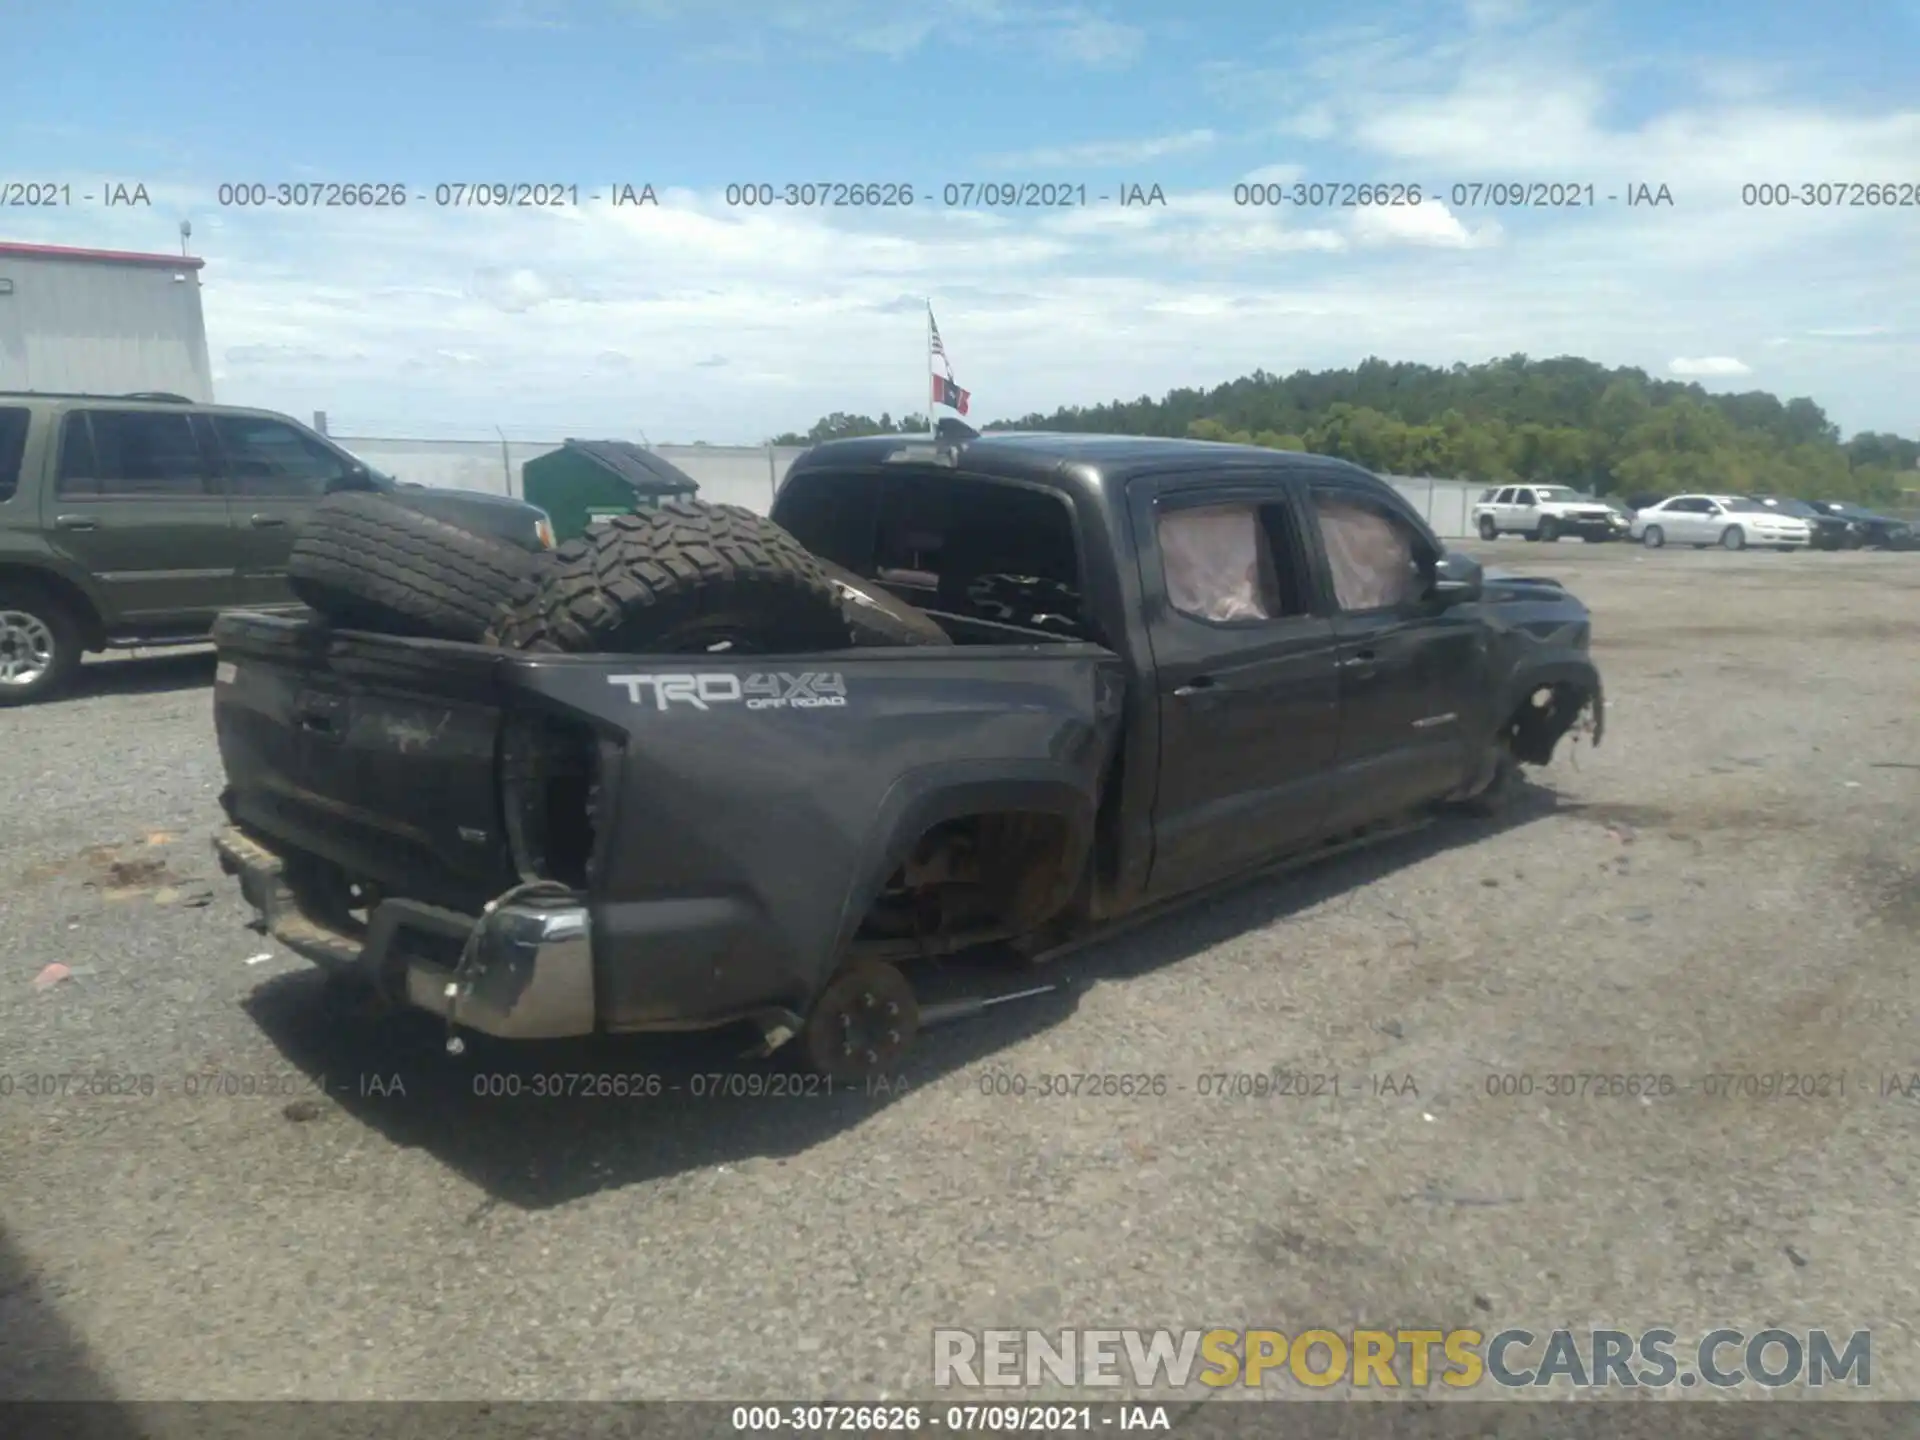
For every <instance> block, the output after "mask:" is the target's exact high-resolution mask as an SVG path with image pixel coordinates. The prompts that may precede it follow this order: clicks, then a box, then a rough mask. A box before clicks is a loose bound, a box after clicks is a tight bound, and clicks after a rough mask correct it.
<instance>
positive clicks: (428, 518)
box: [287, 490, 552, 643]
mask: <svg viewBox="0 0 1920 1440" xmlns="http://www.w3.org/2000/svg"><path fill="white" fill-rule="evenodd" d="M551 559H552V557H551V556H550V555H548V554H546V553H544V552H540V551H534V550H527V549H523V548H522V547H520V546H518V545H515V544H514V543H513V542H511V541H508V540H500V539H495V538H493V537H491V536H487V535H478V534H475V533H474V532H473V531H471V530H464V529H462V528H461V527H460V526H458V525H454V524H451V523H449V522H448V521H445V520H442V519H440V518H439V517H437V516H434V515H427V514H424V513H422V512H421V511H419V510H416V509H414V508H413V507H412V506H410V505H408V504H407V503H406V502H405V501H404V500H402V499H400V498H398V497H396V496H391V495H385V494H379V493H375V492H372V491H364V490H353V491H346V492H344V493H341V494H338V495H329V496H328V497H327V498H326V499H324V500H322V501H321V502H320V503H319V504H318V505H316V506H314V507H313V510H312V511H311V513H310V514H309V515H308V517H307V519H306V522H305V523H304V524H303V525H302V526H301V527H300V533H299V535H298V536H297V537H296V538H295V540H294V543H293V553H292V554H291V555H290V556H289V557H288V560H287V582H288V584H289V585H290V586H291V587H292V589H293V593H294V594H295V595H296V596H298V597H299V598H300V599H301V600H302V601H304V602H305V603H306V604H307V605H309V606H310V607H312V608H313V609H314V610H316V611H318V612H319V613H320V614H321V615H324V616H325V617H326V618H327V620H328V621H330V622H331V623H332V624H334V625H337V626H341V627H343V628H347V629H354V630H372V631H376V632H378V633H380V634H384V635H408V636H417V637H422V638H427V639H435V640H460V641H464V642H467V643H473V642H475V641H478V640H479V639H480V637H481V636H482V635H484V634H485V633H486V631H487V627H488V626H489V625H491V624H492V623H493V619H494V617H495V616H496V615H498V614H499V612H500V607H501V606H502V605H503V604H505V603H506V601H507V600H508V599H509V598H510V597H511V596H512V595H513V594H514V593H515V589H516V587H517V586H518V585H520V584H521V582H523V581H526V580H528V579H530V578H531V577H533V576H535V575H537V574H538V573H539V572H540V571H541V570H542V569H543V568H544V567H545V565H546V564H547V563H549V562H550V561H551Z"/></svg>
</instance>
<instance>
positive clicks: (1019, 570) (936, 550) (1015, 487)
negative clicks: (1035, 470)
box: [780, 467, 1098, 639]
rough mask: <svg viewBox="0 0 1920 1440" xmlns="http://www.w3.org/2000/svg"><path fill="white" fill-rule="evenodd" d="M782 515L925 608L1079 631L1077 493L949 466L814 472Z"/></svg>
mask: <svg viewBox="0 0 1920 1440" xmlns="http://www.w3.org/2000/svg"><path fill="white" fill-rule="evenodd" d="M804 484H805V489H804V490H801V491H796V492H794V493H793V494H792V495H791V497H787V498H786V502H785V503H784V504H783V505H782V506H781V507H780V521H781V524H782V525H784V526H785V527H786V528H787V529H788V530H790V531H792V533H793V534H794V536H795V537H796V538H797V539H799V541H800V542H801V544H803V545H805V546H806V547H807V548H808V549H809V550H811V551H813V552H814V553H815V554H816V555H819V556H820V557H821V558H823V559H826V560H830V561H832V562H833V563H834V564H836V565H839V566H841V567H843V568H845V569H847V570H851V571H852V572H854V573H855V574H856V575H860V576H862V577H864V578H866V579H869V580H873V581H876V582H878V583H879V585H880V586H881V587H882V588H884V589H886V590H888V591H889V592H891V593H892V594H894V595H896V596H898V597H899V598H900V599H902V600H905V601H906V602H907V603H908V604H911V605H917V606H919V607H920V608H921V609H924V610H932V611H937V612H939V613H942V614H947V615H958V616H964V617H970V618H973V619H978V620H986V621H992V622H995V623H997V624H1003V625H1017V626H1020V627H1021V628H1023V629H1030V630H1043V631H1048V632H1051V633H1054V634H1059V635H1064V636H1070V637H1073V638H1076V639H1093V638H1098V637H1097V636H1095V635H1094V634H1093V627H1092V623H1091V619H1090V617H1089V616H1088V615H1087V613H1086V611H1085V607H1084V605H1083V603H1082V598H1081V595H1082V591H1081V585H1082V577H1081V566H1080V549H1079V532H1078V529H1077V527H1076V526H1075V523H1074V514H1073V508H1072V505H1071V503H1070V502H1069V501H1068V499H1067V497H1066V496H1064V495H1061V494H1058V493H1055V492H1052V491H1047V490H1043V489H1038V488H1034V487H1031V486H1027V485H1022V484H1019V483H1017V482H1014V481H1006V480H1000V479H988V478H986V477H981V476H969V475H965V474H955V473H953V472H952V471H948V470H932V469H926V470H922V469H916V468H909V467H896V468H893V469H890V470H888V471H886V472H882V473H877V474H874V473H867V474H846V475H819V474H817V475H813V476H809V477H808V479H807V480H806V481H805V482H804Z"/></svg>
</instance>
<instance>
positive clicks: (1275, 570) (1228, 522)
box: [1154, 500, 1313, 625]
mask: <svg viewBox="0 0 1920 1440" xmlns="http://www.w3.org/2000/svg"><path fill="white" fill-rule="evenodd" d="M1154 538H1155V542H1156V547H1157V548H1158V550H1159V552H1160V569H1161V577H1162V579H1163V581H1164V583H1165V585H1166V594H1167V603H1168V605H1170V606H1171V607H1172V608H1173V610H1174V611H1175V612H1176V613H1178V614H1181V615H1184V616H1186V617H1187V618H1188V619H1189V620H1199V621H1202V622H1203V623H1205V624H1209V625H1231V624H1235V623H1240V622H1245V621H1262V620H1284V619H1290V618H1293V617H1296V616H1303V615H1308V614H1311V613H1312V609H1313V591H1312V586H1311V582H1310V579H1309V572H1308V569H1307V564H1306V559H1305V556H1304V553H1303V552H1302V550H1301V548H1300V543H1299V537H1298V535H1297V533H1296V529H1295V526H1294V523H1293V509H1292V506H1291V505H1289V504H1288V503H1287V502H1286V501H1285V500H1274V501H1270V502H1266V503H1262V502H1259V501H1255V500H1229V501H1205V500H1203V501H1201V502H1199V503H1196V504H1184V505H1183V504H1179V503H1178V502H1177V500H1176V502H1175V503H1173V504H1167V505H1164V506H1163V507H1162V508H1161V509H1160V510H1159V511H1158V513H1157V514H1156V516H1155V519H1154Z"/></svg>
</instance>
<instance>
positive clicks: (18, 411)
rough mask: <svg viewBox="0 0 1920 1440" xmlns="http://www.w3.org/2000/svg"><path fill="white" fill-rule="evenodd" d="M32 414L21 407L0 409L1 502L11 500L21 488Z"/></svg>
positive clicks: (10, 406) (13, 406)
mask: <svg viewBox="0 0 1920 1440" xmlns="http://www.w3.org/2000/svg"><path fill="white" fill-rule="evenodd" d="M31 414H32V412H31V411H29V410H27V409H25V408H23V407H21V406H15V405H8V406H5V407H0V501H5V500H11V499H12V498H13V495H14V492H15V491H16V490H18V489H19V488H20V462H21V461H22V460H23V459H24V458H25V457H26V453H27V420H28V419H29V417H30V416H31Z"/></svg>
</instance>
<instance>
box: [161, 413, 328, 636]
mask: <svg viewBox="0 0 1920 1440" xmlns="http://www.w3.org/2000/svg"><path fill="white" fill-rule="evenodd" d="M197 423H199V424H201V425H204V426H206V427H207V430H208V432H209V434H210V438H211V441H212V444H213V447H214V450H215V453H216V454H217V455H218V456H219V457H220V460H221V463H222V468H223V470H224V473H225V478H226V486H227V493H228V496H229V499H230V501H231V505H232V513H233V525H234V530H235V532H236V536H237V548H238V551H239V576H238V598H237V599H236V600H235V602H234V603H235V604H237V605H259V606H274V605H291V604H293V603H294V596H293V592H292V591H291V590H290V589H288V588H287V558H288V556H289V555H290V554H291V553H292V551H293V539H294V535H295V534H296V533H297V532H298V530H299V528H300V525H301V522H302V521H304V520H305V519H306V518H307V512H308V511H310V510H311V509H312V508H313V507H314V506H315V505H316V504H317V503H318V502H319V501H320V499H321V497H322V496H324V495H325V494H326V493H327V491H328V489H329V488H330V487H331V486H332V485H334V484H335V483H336V482H338V481H339V480H341V479H343V478H345V476H346V473H347V464H346V462H345V461H344V460H343V459H342V458H341V457H340V456H339V455H338V454H337V453H335V451H334V450H332V449H331V448H330V447H329V446H327V445H325V444H323V443H322V442H321V441H320V440H319V439H318V438H317V437H315V436H312V435H308V434H307V433H306V432H305V431H303V430H301V429H300V428H299V427H298V426H295V425H293V424H291V423H289V422H287V421H285V420H276V419H273V418H271V417H269V416H265V415H220V414H214V415H203V416H200V417H199V418H198V421H197Z"/></svg>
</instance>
